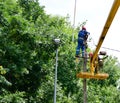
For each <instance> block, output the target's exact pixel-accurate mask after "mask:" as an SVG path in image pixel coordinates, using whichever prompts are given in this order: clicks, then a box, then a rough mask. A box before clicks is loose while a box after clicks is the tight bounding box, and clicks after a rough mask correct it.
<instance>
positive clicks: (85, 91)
mask: <svg viewBox="0 0 120 103" xmlns="http://www.w3.org/2000/svg"><path fill="white" fill-rule="evenodd" d="M84 56H85V57H84V63H83V71H84V72H86V71H87V52H86V46H85V55H84ZM83 103H87V80H86V79H83Z"/></svg>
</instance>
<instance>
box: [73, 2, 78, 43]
mask: <svg viewBox="0 0 120 103" xmlns="http://www.w3.org/2000/svg"><path fill="white" fill-rule="evenodd" d="M76 2H77V0H75V5H74V17H73V29H74V28H75V17H76ZM73 31H74V30H73ZM72 42H74V32H73V35H72Z"/></svg>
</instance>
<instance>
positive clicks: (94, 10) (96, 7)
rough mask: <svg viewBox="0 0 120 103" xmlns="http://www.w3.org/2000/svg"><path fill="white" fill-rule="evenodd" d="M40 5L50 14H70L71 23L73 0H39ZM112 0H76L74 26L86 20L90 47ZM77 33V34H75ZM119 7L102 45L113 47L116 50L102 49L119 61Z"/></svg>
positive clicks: (103, 22) (96, 40) (93, 45)
mask: <svg viewBox="0 0 120 103" xmlns="http://www.w3.org/2000/svg"><path fill="white" fill-rule="evenodd" d="M39 2H40V5H42V6H45V8H44V9H45V12H46V13H47V14H50V15H59V16H63V17H66V16H67V15H69V16H70V22H71V24H72V25H73V20H74V5H75V0H39ZM113 2H114V0H76V15H75V26H78V24H79V23H82V22H83V21H86V20H87V23H86V25H85V27H86V29H87V31H89V32H90V37H91V38H92V40H91V42H88V44H89V46H90V47H91V48H92V49H95V48H96V47H95V45H97V43H98V40H99V37H100V35H101V32H102V30H103V27H104V25H105V22H106V20H107V17H108V14H109V11H110V9H111V6H112V4H113ZM76 35H77V34H76ZM119 35H120V8H119V9H118V11H117V14H116V16H115V18H114V20H113V22H112V25H111V27H110V28H109V30H108V33H107V35H106V37H105V40H104V42H103V44H102V47H105V48H110V49H114V50H117V51H113V50H109V49H104V48H102V47H101V49H100V50H101V51H106V52H107V54H108V55H112V56H116V57H118V60H119V61H120V52H119V51H120V46H119V44H120V39H119V38H120V36H119Z"/></svg>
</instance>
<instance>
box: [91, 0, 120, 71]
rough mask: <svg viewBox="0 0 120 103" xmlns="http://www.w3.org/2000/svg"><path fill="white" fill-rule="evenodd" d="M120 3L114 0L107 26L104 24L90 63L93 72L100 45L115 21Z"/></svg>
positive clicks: (118, 0) (119, 0)
mask: <svg viewBox="0 0 120 103" xmlns="http://www.w3.org/2000/svg"><path fill="white" fill-rule="evenodd" d="M119 5H120V0H114V3H113V5H112V8H111V10H110V13H109V15H108V18H107V21H106V23H105V26H104V28H103V31H102V33H101V36H100V38H99V41H98V44H97V47H96V50H95V52H94V54H93V58H92V60H91V63H90V68H91V73H94V70H95V69H94V62H95V60H96V58H97V55H98V52H99V49H100V47H101V45H102V43H103V41H104V39H105V36H106V34H107V32H108V29H109V28H110V25H111V23H112V21H113V19H114V17H115V14H116V12H117V10H118V8H119Z"/></svg>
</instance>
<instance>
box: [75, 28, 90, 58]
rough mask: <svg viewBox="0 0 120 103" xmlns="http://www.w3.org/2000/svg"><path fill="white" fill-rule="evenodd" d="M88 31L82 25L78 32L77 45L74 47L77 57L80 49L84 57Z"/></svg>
mask: <svg viewBox="0 0 120 103" xmlns="http://www.w3.org/2000/svg"><path fill="white" fill-rule="evenodd" d="M89 34H90V33H89V32H88V31H87V30H86V28H85V27H84V26H83V27H82V30H80V31H79V33H78V45H77V48H76V57H79V54H80V49H81V50H82V57H85V44H86V41H87V38H88V35H89Z"/></svg>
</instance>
